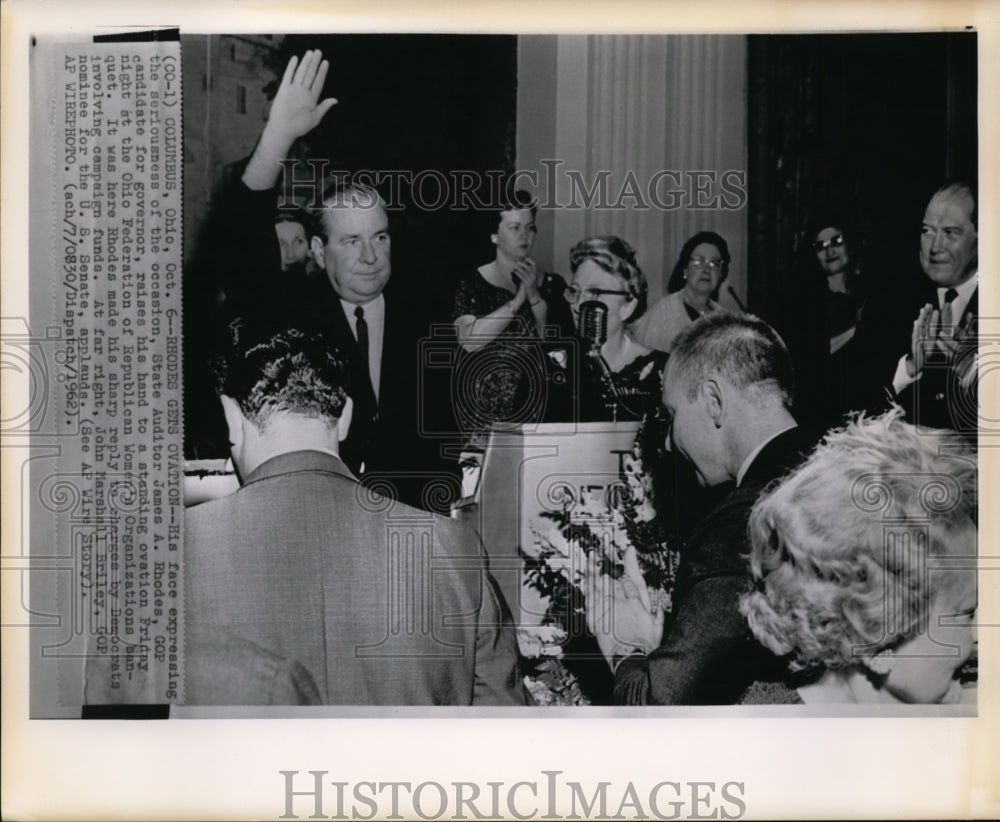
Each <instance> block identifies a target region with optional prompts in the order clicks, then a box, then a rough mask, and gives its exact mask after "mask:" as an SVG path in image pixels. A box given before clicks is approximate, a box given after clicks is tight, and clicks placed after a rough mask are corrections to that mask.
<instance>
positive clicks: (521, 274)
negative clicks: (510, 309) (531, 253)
mask: <svg viewBox="0 0 1000 822" xmlns="http://www.w3.org/2000/svg"><path fill="white" fill-rule="evenodd" d="M511 274H512V275H513V277H514V282H515V283H517V284H518V288H519V289H520V287H521V286H522V285H523V286H524V293H525V296H526V297H527V299H528V302H531V303H537V302H538V301H539V300H540V299H541V296H542V295H541V294H539V293H538V266H536V265H535V261H534V260H532V259H531V258H529V257H525V258H524V259H523V260H519V261H518V262H516V263H514V267H513V268H512V269H511Z"/></svg>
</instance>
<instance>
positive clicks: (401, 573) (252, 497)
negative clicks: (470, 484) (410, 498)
mask: <svg viewBox="0 0 1000 822" xmlns="http://www.w3.org/2000/svg"><path fill="white" fill-rule="evenodd" d="M185 525H186V534H185V545H184V548H185V555H184V562H185V565H184V571H185V616H186V620H187V629H188V631H189V632H191V633H192V634H193V635H196V636H202V637H206V636H207V637H212V638H213V639H215V640H217V641H218V642H219V643H221V644H222V645H223V646H226V645H236V646H239V645H244V646H245V645H246V644H247V643H252V646H250V647H256V648H257V649H263V650H264V651H265V652H267V653H269V654H273V655H274V657H275V660H276V661H282V662H283V664H284V665H285V666H286V667H287V666H289V665H290V666H292V667H293V668H296V670H298V668H297V666H302V667H304V668H305V670H306V671H307V672H308V674H309V675H310V676H311V681H312V682H314V683H315V687H316V689H317V690H318V693H319V697H320V701H321V702H322V703H323V704H328V705H468V704H484V705H519V704H523V703H524V689H523V686H522V682H521V679H520V675H519V673H518V662H517V642H516V639H515V637H514V629H513V626H512V623H511V617H510V612H509V610H508V609H507V606H506V603H505V602H504V600H503V597H502V596H501V594H500V593H499V591H498V590H497V588H496V584H495V582H494V581H493V579H492V577H491V576H490V574H489V573H488V570H487V567H486V557H485V555H484V553H483V551H482V549H481V546H480V544H479V540H478V539H477V538H476V536H475V535H474V534H473V533H472V532H471V531H469V530H468V529H467V528H465V526H462V525H460V524H459V523H457V522H454V521H452V520H449V519H445V518H443V517H439V516H436V515H433V514H429V513H427V512H426V511H420V510H417V509H414V508H411V507H409V506H406V505H402V504H400V503H394V502H393V501H392V500H389V499H387V498H385V497H382V496H380V495H378V494H375V493H372V492H371V490H370V489H367V488H364V487H363V486H361V485H360V484H359V483H358V482H357V480H355V478H354V477H353V476H351V473H350V472H349V471H348V470H347V468H346V467H345V466H344V464H343V463H342V462H341V461H340V460H339V459H337V458H336V457H334V456H332V455H330V454H325V453H321V452H317V451H300V452H295V453H289V454H283V455H281V456H278V457H275V458H273V459H271V460H268V461H267V462H265V463H264V464H263V465H260V466H259V467H257V468H256V469H255V470H254V471H252V472H250V474H249V475H248V476H247V477H246V480H245V482H244V485H243V487H242V488H241V489H240V490H239V491H237V492H236V493H235V494H231V495H229V496H227V497H223V498H221V499H218V500H215V501H212V502H208V503H204V504H203V505H200V506H197V507H195V508H191V509H189V510H188V511H187V512H186V516H185ZM206 676H208V675H207V674H206V673H205V671H202V672H201V677H202V680H205V678H206ZM202 690H203V691H204V690H205V689H202ZM275 698H276V697H275V695H274V693H273V691H268V692H267V694H266V696H263V697H262V698H261V701H262V702H266V701H270V702H273V701H275ZM293 701H299V700H298V699H296V700H293ZM302 701H312V700H302ZM245 704H249V703H245Z"/></svg>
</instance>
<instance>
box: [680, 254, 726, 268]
mask: <svg viewBox="0 0 1000 822" xmlns="http://www.w3.org/2000/svg"><path fill="white" fill-rule="evenodd" d="M688 265H690V266H691V268H694V269H700V268H708V270H709V271H718V270H720V269H721V268H722V260H706V259H705V258H704V257H692V258H691V259H690V260H688Z"/></svg>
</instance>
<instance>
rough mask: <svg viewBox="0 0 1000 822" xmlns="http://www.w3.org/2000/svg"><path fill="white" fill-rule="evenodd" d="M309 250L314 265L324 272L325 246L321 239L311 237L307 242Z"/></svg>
mask: <svg viewBox="0 0 1000 822" xmlns="http://www.w3.org/2000/svg"><path fill="white" fill-rule="evenodd" d="M309 250H310V251H311V252H312V256H313V260H315V262H316V265H318V266H319V267H320V268H322V269H323V270H324V271H325V270H326V246H325V245H324V244H323V239H322V238H321V237H317V236H316V235H313V237H312V239H311V240H309Z"/></svg>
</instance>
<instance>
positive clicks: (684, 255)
mask: <svg viewBox="0 0 1000 822" xmlns="http://www.w3.org/2000/svg"><path fill="white" fill-rule="evenodd" d="M702 243H710V244H711V245H714V246H715V247H716V248H717V249H719V256H720V257H721V258H722V276H721V277H720V278H719V283H720V284H721V283H723V282H725V280H726V277H728V276H729V264H730V263H731V262H732V258H731V257H730V256H729V244H728V243H727V242H726V241H725V240H724V239H723V238H722V236H721V235H719V234H716V233H715V232H714V231H699V232H698V233H697V234H695V235H694V236H693V237H691V238H690V239H688V241H687V242H686V243H684V245H682V246H681V253H680V255H679V256H678V257H677V262H676V263H674V270H673V271H672V272H670V282H668V283H667V293H668V294H673V293H674V292H676V291H680V290H681V289H682V288H684V269H686V268H687V264H688V263H689V262H691V255H692V254H694V250H695V249H696V248H697V247H698V246H700V245H701V244H702Z"/></svg>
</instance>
